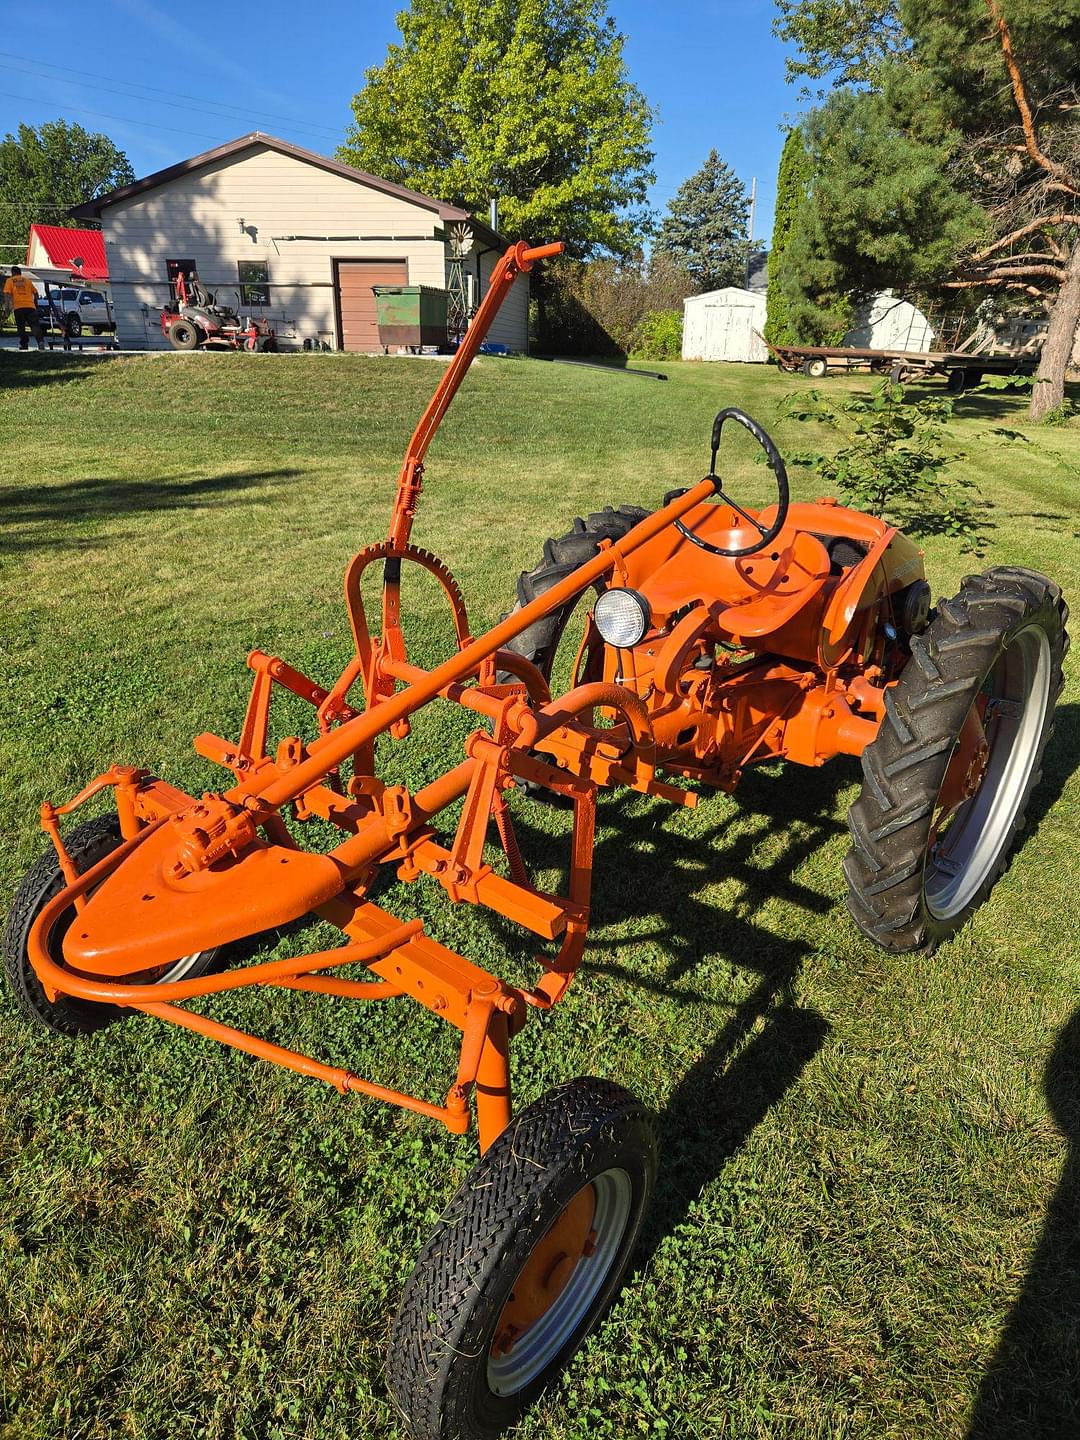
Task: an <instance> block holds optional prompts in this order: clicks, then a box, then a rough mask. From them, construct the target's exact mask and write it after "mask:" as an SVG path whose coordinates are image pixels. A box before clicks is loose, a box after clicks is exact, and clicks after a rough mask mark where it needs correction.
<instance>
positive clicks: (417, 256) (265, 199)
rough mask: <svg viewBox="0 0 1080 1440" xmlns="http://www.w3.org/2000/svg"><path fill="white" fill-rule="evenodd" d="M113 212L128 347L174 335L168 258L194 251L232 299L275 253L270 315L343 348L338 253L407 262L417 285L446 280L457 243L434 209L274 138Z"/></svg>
mask: <svg viewBox="0 0 1080 1440" xmlns="http://www.w3.org/2000/svg"><path fill="white" fill-rule="evenodd" d="M102 221H103V226H104V230H105V246H106V252H107V254H108V259H109V273H110V279H111V282H112V291H113V299H114V304H115V307H116V317H117V327H118V330H119V335H120V343H121V345H124V346H134V347H137V348H142V347H144V346H146V347H149V348H162V347H164V346H165V345H166V343H167V342H166V341H165V339H164V337H163V336H162V334H161V327H160V324H159V316H160V311H161V307H162V305H163V304H164V303H165V301H166V299H167V297H168V293H169V291H168V284H167V278H166V272H165V261H166V260H167V259H189V258H190V259H193V260H194V261H195V262H196V264H197V266H198V270H199V274H200V276H201V278H202V280H203V282H204V283H205V284H206V285H207V287H208V288H209V289H211V290H215V291H217V292H219V297H220V298H221V299H222V300H223V301H227V302H228V303H230V304H235V302H236V292H237V290H238V289H239V280H238V277H237V268H236V267H237V262H238V261H240V260H265V261H266V263H267V265H268V266H269V274H270V285H271V289H270V299H271V303H270V305H269V306H268V307H267V308H266V309H265V310H264V311H260V312H258V313H261V314H265V315H266V317H267V318H268V319H269V320H270V321H271V323H272V324H273V325H274V327H275V328H276V329H277V331H278V333H279V335H281V336H282V337H283V338H284V339H285V340H286V341H291V343H293V344H299V343H301V342H302V341H303V340H304V339H306V338H315V339H318V340H320V341H323V342H325V343H327V344H329V345H331V346H336V343H337V340H336V324H335V315H334V290H333V277H332V261H333V260H334V259H354V258H371V259H392V260H403V261H405V262H406V264H407V265H408V274H409V281H410V283H412V284H420V285H438V286H443V285H445V284H446V273H445V247H444V244H443V242H442V241H441V240H440V239H437V238H436V237H435V231H436V229H438V228H439V224H440V222H439V218H438V216H437V215H436V213H435V212H434V211H433V210H427V209H424V208H423V207H421V206H418V205H415V204H413V203H412V202H410V201H405V200H400V199H397V198H396V197H394V196H391V195H384V194H382V193H381V192H380V191H377V190H374V189H371V188H370V187H368V186H366V185H363V184H360V183H358V182H356V181H352V180H346V179H344V178H343V177H341V176H338V175H333V174H330V173H329V172H328V171H325V170H322V169H320V168H319V167H318V166H315V165H309V164H307V163H305V162H304V161H302V160H297V159H294V158H293V157H292V156H288V155H282V154H280V153H279V152H278V151H275V150H270V149H268V148H266V147H264V146H257V147H253V148H252V149H251V150H250V151H245V152H244V153H242V154H240V155H236V156H231V157H228V158H227V159H225V160H221V161H218V162H217V163H216V164H213V165H209V166H206V167H205V168H203V169H200V170H198V171H194V172H192V173H191V174H189V175H183V176H181V177H179V178H178V179H176V180H173V181H171V182H170V183H169V184H167V185H162V186H159V187H157V188H156V189H154V190H151V191H148V192H147V193H146V194H145V195H139V196H135V197H134V198H132V199H131V200H127V201H122V202H120V203H118V204H116V205H111V206H109V207H108V208H107V209H106V210H105V211H104V213H103V216H102ZM241 222H243V228H241ZM288 235H308V236H331V237H332V236H353V235H367V236H372V237H379V236H399V237H402V238H400V239H393V240H391V239H379V238H372V239H368V240H359V241H358V240H348V239H346V240H334V239H316V240H287V239H286V238H285V237H286V236H288ZM410 237H418V238H410Z"/></svg>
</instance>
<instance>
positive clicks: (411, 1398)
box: [387, 1078, 656, 1440]
mask: <svg viewBox="0 0 1080 1440" xmlns="http://www.w3.org/2000/svg"><path fill="white" fill-rule="evenodd" d="M655 1171H656V1141H655V1135H654V1130H653V1121H652V1118H651V1116H650V1115H649V1113H648V1111H647V1110H646V1109H645V1108H644V1107H643V1106H642V1105H641V1104H640V1102H639V1101H637V1100H636V1099H635V1098H634V1097H633V1096H632V1095H631V1094H630V1093H629V1092H628V1091H626V1090H624V1089H623V1088H622V1086H620V1085H616V1084H614V1083H612V1082H611V1081H607V1080H598V1079H592V1078H582V1079H578V1080H573V1081H571V1082H569V1083H568V1084H566V1085H562V1086H559V1087H558V1088H557V1089H555V1090H552V1091H550V1092H549V1093H548V1094H546V1095H544V1096H543V1097H542V1098H541V1099H539V1100H537V1101H536V1102H535V1103H534V1104H532V1105H530V1106H528V1107H527V1108H526V1109H525V1110H522V1111H521V1112H520V1114H518V1115H517V1116H515V1118H514V1119H513V1120H512V1121H511V1123H510V1125H509V1126H508V1127H507V1129H506V1130H504V1131H503V1133H502V1135H500V1136H499V1138H498V1139H497V1140H496V1141H495V1143H494V1144H493V1145H492V1146H491V1148H490V1149H489V1150H488V1151H487V1152H486V1154H484V1155H483V1156H482V1157H481V1158H480V1160H479V1162H478V1163H477V1164H476V1165H475V1166H474V1168H473V1170H472V1171H471V1172H470V1174H469V1176H468V1177H467V1178H466V1180H465V1183H464V1184H463V1185H462V1187H461V1189H460V1190H459V1191H458V1192H457V1195H456V1196H455V1197H454V1199H453V1200H452V1201H451V1203H450V1206H449V1208H448V1209H447V1211H446V1213H445V1214H444V1215H443V1217H442V1219H441V1220H440V1221H439V1223H438V1226H437V1227H436V1229H435V1231H434V1233H433V1235H432V1236H431V1239H430V1240H429V1241H428V1243H427V1245H426V1246H425V1247H424V1250H423V1252H422V1254H421V1255H420V1258H419V1260H418V1261H417V1264H416V1268H415V1270H414V1271H413V1273H412V1276H411V1278H410V1280H409V1282H408V1284H407V1285H406V1287H405V1290H404V1292H403V1294H402V1298H401V1303H400V1305H399V1307H398V1312H397V1315H396V1317H395V1320H394V1328H393V1334H392V1338H391V1342H390V1350H389V1354H388V1360H387V1378H388V1381H389V1385H390V1390H391V1393H392V1395H393V1397H394V1399H395V1401H396V1403H397V1405H398V1406H399V1408H400V1409H401V1411H402V1413H403V1414H404V1416H405V1418H406V1420H407V1421H408V1425H409V1430H410V1433H411V1434H412V1435H413V1436H414V1437H415V1440H491V1437H494V1436H496V1435H499V1434H501V1433H502V1432H503V1430H505V1429H506V1427H507V1426H509V1425H512V1424H513V1423H514V1422H515V1421H516V1420H517V1419H519V1418H520V1416H521V1415H522V1414H523V1413H524V1412H525V1410H526V1409H527V1408H528V1407H529V1405H531V1404H532V1402H533V1401H534V1400H535V1399H536V1398H537V1396H538V1395H539V1394H540V1392H541V1391H542V1390H543V1389H544V1388H545V1386H547V1385H548V1384H549V1383H550V1382H551V1381H552V1380H554V1379H555V1378H556V1376H557V1375H558V1374H559V1373H560V1372H561V1371H562V1369H563V1368H564V1367H565V1366H566V1364H567V1363H568V1362H569V1360H570V1358H571V1356H572V1355H573V1354H574V1353H575V1351H576V1350H577V1349H578V1347H579V1346H580V1345H581V1344H582V1343H583V1341H584V1340H585V1338H586V1336H587V1335H588V1334H589V1332H590V1331H591V1330H592V1329H593V1327H594V1326H595V1325H596V1323H597V1322H598V1321H599V1320H600V1318H601V1317H602V1316H603V1314H604V1312H605V1311H606V1310H607V1308H608V1306H609V1304H610V1303H611V1301H612V1300H613V1298H614V1296H615V1295H616V1293H617V1292H618V1289H619V1287H620V1285H621V1282H622V1279H623V1276H624V1274H625V1272H626V1269H627V1267H628V1265H629V1263H630V1259H631V1256H632V1254H633V1250H634V1246H635V1243H636V1241H637V1238H638V1235H639V1233H640V1229H641V1224H642V1221H643V1219H644V1214H645V1210H646V1207H647V1204H648V1199H649V1196H650V1193H651V1190H652V1184H653V1179H654V1176H655ZM614 1177H618V1178H617V1179H615V1178H614ZM590 1186H592V1187H593V1192H594V1195H595V1196H596V1197H597V1199H596V1208H595V1210H594V1212H593V1223H594V1224H595V1229H594V1230H592V1231H591V1232H590V1242H592V1243H593V1245H594V1248H593V1249H591V1250H590V1249H589V1248H588V1247H587V1246H586V1248H585V1249H584V1250H583V1251H580V1250H579V1252H578V1254H579V1257H580V1258H577V1259H576V1260H575V1261H573V1262H572V1264H573V1268H572V1269H571V1270H570V1274H569V1278H568V1279H563V1280H561V1282H560V1285H559V1289H558V1292H557V1298H556V1299H554V1301H553V1302H552V1304H551V1306H550V1308H549V1309H548V1310H546V1311H545V1312H544V1313H543V1314H542V1315H541V1317H540V1318H539V1319H537V1320H535V1321H534V1322H533V1325H532V1328H531V1329H530V1328H528V1327H526V1328H525V1329H524V1331H523V1332H521V1333H520V1337H519V1336H518V1333H517V1332H516V1331H507V1330H506V1329H504V1326H505V1321H506V1316H507V1313H508V1311H507V1306H508V1305H514V1304H515V1303H517V1298H518V1297H517V1295H516V1294H515V1287H517V1289H518V1290H521V1289H522V1288H523V1287H524V1286H525V1285H527V1284H528V1282H527V1281H523V1279H522V1277H523V1276H524V1275H525V1274H526V1267H527V1262H528V1261H529V1260H530V1258H531V1257H533V1256H534V1255H535V1256H536V1258H537V1259H540V1260H541V1261H542V1263H543V1264H544V1265H546V1264H547V1261H548V1255H547V1251H546V1250H545V1249H544V1248H543V1247H544V1246H545V1245H550V1241H551V1237H552V1234H553V1232H554V1231H555V1227H556V1225H557V1224H562V1223H563V1222H564V1218H565V1217H566V1216H567V1214H568V1213H569V1212H570V1211H571V1210H572V1207H573V1205H574V1203H575V1202H577V1201H579V1200H580V1198H581V1196H582V1194H583V1193H584V1192H586V1191H588V1190H589V1188H590ZM620 1197H621V1198H620ZM616 1222H617V1223H616ZM538 1252H539V1253H538ZM560 1262H561V1263H564V1264H569V1263H571V1262H570V1261H569V1260H568V1259H567V1257H565V1256H561V1257H559V1260H558V1261H556V1263H560ZM590 1267H597V1268H596V1269H595V1270H591V1269H590ZM575 1286H576V1287H577V1289H576V1290H575ZM560 1307H561V1310H560ZM511 1336H512V1337H513V1338H512V1339H511V1338H510V1337H511Z"/></svg>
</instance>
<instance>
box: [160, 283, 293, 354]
mask: <svg viewBox="0 0 1080 1440" xmlns="http://www.w3.org/2000/svg"><path fill="white" fill-rule="evenodd" d="M172 291H173V297H174V298H173V300H172V301H171V303H170V304H169V305H167V306H166V307H165V309H164V310H162V312H161V333H162V334H163V335H164V336H165V338H166V340H168V342H169V344H170V345H171V346H172V348H173V349H174V350H197V349H198V348H199V347H200V346H206V347H208V348H210V349H218V350H276V349H277V336H276V335H275V333H274V331H273V330H272V329H271V327H270V325H269V323H268V322H267V321H266V320H263V319H261V318H259V317H256V316H254V315H238V314H237V312H236V311H235V310H233V309H232V308H231V307H230V306H228V305H221V304H219V303H218V299H217V296H216V295H215V294H214V293H213V292H212V291H210V290H207V288H206V286H205V285H204V284H203V283H202V281H201V280H200V279H199V277H198V274H197V273H196V272H195V271H194V270H188V271H185V270H178V271H177V272H176V275H175V276H174V278H173V281H172Z"/></svg>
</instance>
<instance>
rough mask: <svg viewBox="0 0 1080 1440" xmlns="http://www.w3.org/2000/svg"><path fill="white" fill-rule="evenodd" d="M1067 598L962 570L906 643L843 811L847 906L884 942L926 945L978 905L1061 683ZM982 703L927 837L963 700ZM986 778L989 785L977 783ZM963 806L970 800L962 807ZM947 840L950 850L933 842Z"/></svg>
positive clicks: (1009, 841)
mask: <svg viewBox="0 0 1080 1440" xmlns="http://www.w3.org/2000/svg"><path fill="white" fill-rule="evenodd" d="M1067 618H1068V607H1067V606H1066V604H1065V602H1064V600H1063V599H1062V595H1061V590H1060V588H1059V587H1058V586H1057V585H1055V584H1054V582H1053V581H1052V580H1048V579H1047V578H1046V577H1045V576H1044V575H1040V574H1038V573H1037V572H1036V571H1034V570H1027V569H1024V568H1022V567H1021V566H1015V565H1011V566H1009V565H1007V566H998V567H996V568H994V569H992V570H988V571H987V572H986V573H985V574H983V575H969V576H966V577H965V579H964V580H963V581H962V582H961V586H960V591H959V594H957V595H956V596H955V597H954V598H953V599H951V600H946V601H943V602H942V603H941V604H939V606H938V608H937V612H936V615H935V617H934V619H933V620H932V622H931V624H930V625H929V627H928V628H927V629H926V630H925V631H924V632H923V633H922V634H921V635H916V636H915V637H914V638H913V639H912V641H911V659H910V660H909V661H908V663H907V665H906V666H905V668H904V670H903V672H902V674H901V676H900V679H899V681H898V682H897V684H896V685H895V686H893V687H892V688H891V689H890V690H889V691H888V692H887V694H886V704H885V708H886V714H885V719H884V720H883V721H882V724H881V728H880V730H879V732H878V735H877V737H876V738H875V739H874V741H873V742H872V743H871V744H870V745H868V746H867V747H866V750H865V751H864V752H863V757H862V769H863V779H864V784H863V789H862V793H861V794H860V796H859V798H858V800H856V802H855V803H854V805H853V806H852V807H851V810H850V812H849V814H848V826H849V829H850V831H851V838H852V842H853V843H852V846H851V849H850V850H849V851H848V854H847V857H846V858H845V860H844V874H845V876H846V878H847V882H848V908H849V910H850V911H851V914H852V916H853V918H854V920H855V922H856V924H857V925H858V926H859V928H860V929H861V930H862V931H863V933H864V934H866V935H867V936H869V938H870V939H871V940H874V941H875V942H876V943H877V944H878V945H880V946H881V947H882V948H883V949H885V950H890V951H908V950H920V949H921V950H926V951H932V950H934V949H935V948H936V947H937V946H938V945H939V944H941V942H942V941H943V940H945V939H947V938H948V937H949V936H950V935H952V934H954V933H955V932H956V931H957V930H959V929H960V927H961V926H962V925H963V924H964V923H965V922H966V921H967V920H968V918H969V917H970V916H971V914H972V913H973V911H974V910H975V909H976V908H977V907H978V906H979V905H981V904H982V903H983V901H984V900H985V899H986V898H987V896H988V895H989V893H990V890H991V889H992V887H993V885H994V883H995V881H996V880H997V879H998V878H999V876H1000V875H1001V874H1002V873H1003V872H1004V870H1005V869H1006V868H1007V866H1008V863H1009V855H1010V851H1011V849H1012V846H1013V843H1014V842H1015V839H1016V836H1017V834H1018V832H1019V831H1020V830H1021V829H1022V827H1023V825H1024V813H1025V810H1026V807H1027V803H1028V800H1029V798H1030V795H1031V792H1032V790H1033V789H1034V788H1035V786H1036V784H1037V783H1038V781H1039V778H1040V775H1041V764H1042V757H1043V753H1044V751H1045V748H1046V745H1047V742H1048V740H1049V739H1050V736H1051V734H1052V732H1053V715H1054V706H1055V704H1056V701H1057V698H1058V696H1059V694H1060V693H1061V688H1062V685H1063V683H1064V681H1063V676H1062V669H1061V666H1062V661H1063V659H1064V657H1065V655H1066V653H1067V652H1068V646H1069V640H1068V635H1067V633H1066V630H1065V622H1066V620H1067ZM988 688H989V689H991V690H993V689H997V690H1001V691H1005V692H1007V693H1005V694H1004V695H1002V696H1000V697H993V696H991V697H989V698H987V699H986V701H985V705H984V708H985V711H986V713H987V714H990V713H991V712H990V709H989V707H990V706H991V705H993V706H995V707H996V711H995V712H994V714H995V718H994V721H993V728H992V729H991V728H988V730H987V741H988V746H989V754H988V756H987V758H986V759H985V761H984V762H983V768H982V772H981V774H982V778H981V780H980V781H979V782H977V783H978V788H977V789H976V790H975V792H974V794H973V795H972V797H971V798H969V799H966V800H965V801H964V802H963V804H962V805H961V806H960V807H959V808H958V809H957V810H956V811H955V812H954V818H953V820H952V824H953V825H959V826H960V827H961V828H960V829H959V830H957V831H956V834H955V838H954V839H953V840H951V841H950V839H949V837H950V836H952V835H953V831H952V830H946V831H945V835H944V841H943V842H942V841H940V839H939V838H938V837H939V833H940V832H939V831H938V830H937V828H936V827H937V825H938V824H940V823H941V816H940V815H939V813H938V809H939V792H940V791H941V788H942V782H943V780H944V778H945V774H946V770H947V769H948V768H949V764H950V760H951V759H952V758H953V752H954V749H955V748H956V745H957V741H958V737H959V736H960V734H961V731H962V729H963V728H964V726H965V722H966V721H967V720H968V717H969V712H970V711H971V710H972V707H973V706H975V705H976V703H977V702H979V700H980V696H985V695H986V691H987V689H988ZM987 787H989V789H987ZM971 807H974V808H971ZM943 844H944V846H949V845H951V846H952V850H951V853H945V852H944V851H943Z"/></svg>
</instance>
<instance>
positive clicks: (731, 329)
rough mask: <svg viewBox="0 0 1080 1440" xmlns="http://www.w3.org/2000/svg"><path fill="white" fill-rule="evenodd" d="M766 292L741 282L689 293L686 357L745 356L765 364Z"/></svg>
mask: <svg viewBox="0 0 1080 1440" xmlns="http://www.w3.org/2000/svg"><path fill="white" fill-rule="evenodd" d="M764 329H765V295H764V292H763V291H756V290H743V289H740V287H739V286H737V285H728V286H725V288H724V289H723V290H708V291H706V292H705V294H704V295H689V296H687V298H686V299H685V300H684V301H683V340H682V358H683V359H684V360H744V361H750V362H752V363H754V364H758V365H761V364H764V362H765V361H766V360H768V358H769V352H768V350H767V348H766V346H765V341H764V340H763V339H762V338H761V337H762V331H763V330H764Z"/></svg>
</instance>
